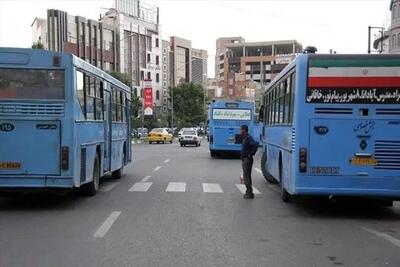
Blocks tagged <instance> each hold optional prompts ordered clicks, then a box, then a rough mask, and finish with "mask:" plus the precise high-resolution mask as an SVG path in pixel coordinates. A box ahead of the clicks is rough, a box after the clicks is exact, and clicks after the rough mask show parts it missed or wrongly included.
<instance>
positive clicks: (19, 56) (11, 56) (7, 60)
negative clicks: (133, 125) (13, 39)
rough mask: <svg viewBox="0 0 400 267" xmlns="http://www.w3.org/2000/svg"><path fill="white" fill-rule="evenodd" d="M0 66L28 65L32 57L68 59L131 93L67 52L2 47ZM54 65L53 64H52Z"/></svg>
mask: <svg viewBox="0 0 400 267" xmlns="http://www.w3.org/2000/svg"><path fill="white" fill-rule="evenodd" d="M0 55H2V57H1V58H0V65H3V64H4V65H18V66H23V65H28V64H29V63H30V61H31V57H32V56H35V57H39V58H41V57H40V56H41V55H42V56H43V55H45V56H46V57H53V56H60V57H61V58H62V59H63V58H64V59H67V58H68V60H70V61H71V62H72V64H73V65H74V66H76V67H79V68H82V69H85V70H88V71H90V72H92V73H93V74H95V75H97V76H99V77H101V78H103V79H105V80H107V81H108V82H110V83H113V84H115V85H117V86H118V87H120V88H121V89H123V90H124V91H127V92H129V93H130V88H129V86H127V85H125V84H124V83H122V82H120V81H119V80H117V79H115V78H114V77H112V76H111V75H109V74H108V73H107V72H105V71H103V70H101V69H99V68H97V67H95V66H93V65H92V64H90V63H88V62H86V61H84V60H82V59H80V58H78V57H76V56H74V55H73V54H71V53H67V52H57V51H49V50H42V49H31V48H15V47H0ZM51 63H53V62H51Z"/></svg>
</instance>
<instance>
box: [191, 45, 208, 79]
mask: <svg viewBox="0 0 400 267" xmlns="http://www.w3.org/2000/svg"><path fill="white" fill-rule="evenodd" d="M191 63H192V82H193V83H195V84H201V85H206V84H207V69H208V65H207V64H208V54H207V51H206V50H202V49H195V48H193V49H192V59H191Z"/></svg>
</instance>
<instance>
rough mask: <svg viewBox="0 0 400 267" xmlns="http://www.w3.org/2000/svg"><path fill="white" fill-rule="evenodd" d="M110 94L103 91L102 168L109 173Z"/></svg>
mask: <svg viewBox="0 0 400 267" xmlns="http://www.w3.org/2000/svg"><path fill="white" fill-rule="evenodd" d="M111 120H112V119H111V93H110V91H107V90H104V167H103V169H104V170H105V171H111Z"/></svg>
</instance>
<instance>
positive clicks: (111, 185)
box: [99, 182, 119, 192]
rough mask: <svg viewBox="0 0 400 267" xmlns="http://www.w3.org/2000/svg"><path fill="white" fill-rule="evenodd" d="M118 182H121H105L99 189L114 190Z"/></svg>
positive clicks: (102, 190)
mask: <svg viewBox="0 0 400 267" xmlns="http://www.w3.org/2000/svg"><path fill="white" fill-rule="evenodd" d="M118 184H119V182H115V183H103V184H101V188H100V189H99V191H101V192H109V191H111V190H113V189H114V187H116V186H117V185H118Z"/></svg>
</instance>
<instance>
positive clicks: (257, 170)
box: [254, 168, 262, 174]
mask: <svg viewBox="0 0 400 267" xmlns="http://www.w3.org/2000/svg"><path fill="white" fill-rule="evenodd" d="M254 169H255V170H256V172H258V173H259V174H262V171H261V170H260V169H259V168H254Z"/></svg>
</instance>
